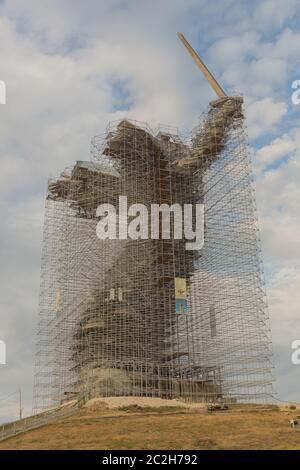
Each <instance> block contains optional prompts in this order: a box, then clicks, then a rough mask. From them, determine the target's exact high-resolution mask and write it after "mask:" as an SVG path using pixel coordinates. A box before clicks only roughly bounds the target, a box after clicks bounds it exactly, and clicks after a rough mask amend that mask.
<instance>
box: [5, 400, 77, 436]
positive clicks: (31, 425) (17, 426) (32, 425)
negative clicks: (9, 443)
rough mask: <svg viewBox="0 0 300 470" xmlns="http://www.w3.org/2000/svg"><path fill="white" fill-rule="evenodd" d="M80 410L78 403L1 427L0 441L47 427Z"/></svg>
mask: <svg viewBox="0 0 300 470" xmlns="http://www.w3.org/2000/svg"><path fill="white" fill-rule="evenodd" d="M78 409H79V405H78V402H77V401H76V402H73V403H70V404H66V405H64V406H62V407H59V408H55V409H53V410H49V411H45V412H43V413H39V414H37V415H34V416H29V417H28V418H24V419H22V420H19V421H13V422H11V423H7V424H4V425H3V426H0V441H2V440H4V439H8V438H9V437H12V436H16V435H17V434H21V433H23V432H26V431H30V430H32V429H36V428H39V427H41V426H45V425H47V424H50V423H52V422H55V421H57V420H58V419H61V418H66V417H68V416H72V415H73V414H75V413H77V412H78Z"/></svg>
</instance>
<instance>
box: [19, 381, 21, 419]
mask: <svg viewBox="0 0 300 470" xmlns="http://www.w3.org/2000/svg"><path fill="white" fill-rule="evenodd" d="M19 417H20V420H21V419H22V391H21V387H19Z"/></svg>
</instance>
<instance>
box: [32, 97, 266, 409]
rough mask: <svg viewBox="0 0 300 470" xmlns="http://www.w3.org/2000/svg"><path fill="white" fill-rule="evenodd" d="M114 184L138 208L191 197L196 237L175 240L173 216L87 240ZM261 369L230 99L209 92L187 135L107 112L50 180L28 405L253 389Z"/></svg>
mask: <svg viewBox="0 0 300 470" xmlns="http://www.w3.org/2000/svg"><path fill="white" fill-rule="evenodd" d="M120 196H126V197H127V203H128V206H130V205H132V204H137V203H138V204H144V206H145V207H146V208H148V209H149V213H150V207H152V205H153V204H157V205H162V204H167V205H168V206H171V205H173V204H179V205H180V206H181V207H182V206H183V205H184V204H192V205H195V204H204V220H205V225H204V246H203V247H202V248H201V249H197V250H186V246H185V243H186V240H185V239H184V238H183V239H177V238H176V237H174V233H173V230H172V228H171V234H170V238H169V239H166V238H163V237H162V236H161V235H162V234H161V230H159V233H158V236H157V238H155V239H151V238H148V239H147V238H145V239H131V238H126V234H125V233H123V234H121V239H119V238H116V239H112V240H100V239H99V238H98V237H97V235H96V228H97V223H98V221H99V217H98V216H97V214H96V211H97V207H98V206H99V205H100V204H104V203H109V204H112V205H113V206H114V207H116V208H118V205H119V201H120V199H119V197H120ZM171 227H172V223H171ZM119 236H120V234H119ZM178 286H179V287H180V288H181V289H182V295H181V296H180V295H178V291H179V290H180V289H179V288H178ZM272 381H273V378H272V351H271V340H270V332H269V326H268V315H267V306H266V300H265V293H264V289H263V282H262V261H261V253H260V248H259V237H258V230H257V219H256V212H255V197H254V192H253V186H252V177H251V168H250V161H249V154H248V151H247V146H246V138H245V130H244V116H243V110H242V98H241V97H224V98H221V99H218V100H216V101H214V102H212V103H211V104H210V106H209V110H208V112H207V114H206V115H205V116H204V118H203V120H202V121H201V124H200V125H199V126H197V128H196V129H194V131H193V132H192V135H191V138H190V139H188V140H187V139H182V138H181V137H180V135H178V134H174V133H170V132H169V131H166V130H163V129H161V130H160V131H159V132H158V133H156V134H154V133H153V132H152V131H151V129H149V128H148V126H147V125H144V124H141V123H137V122H134V121H128V120H123V121H121V122H118V123H114V124H111V125H110V126H109V127H108V129H107V132H106V134H105V136H101V137H96V138H94V139H93V141H92V158H91V161H77V162H76V163H75V165H74V166H73V168H71V169H68V170H65V171H64V172H63V173H62V174H61V176H60V177H58V178H57V179H55V180H51V181H49V185H48V193H47V198H46V212H45V227H44V241H43V255H42V273H41V290H40V315H39V324H38V331H37V355H36V374H35V390H34V409H35V411H40V410H42V409H45V408H49V407H52V406H57V405H59V404H61V403H63V402H65V401H68V400H71V399H73V398H76V399H78V400H87V399H89V398H92V397H98V396H128V395H133V396H151V397H153V396H154V397H155V396H156V397H162V398H176V397H181V398H183V399H185V400H195V401H206V402H208V401H215V400H217V399H221V400H224V401H231V402H233V401H249V400H258V401H262V400H265V399H270V397H271V396H272V393H273V392H272Z"/></svg>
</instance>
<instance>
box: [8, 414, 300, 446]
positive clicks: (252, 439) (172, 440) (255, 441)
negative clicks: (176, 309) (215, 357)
mask: <svg viewBox="0 0 300 470" xmlns="http://www.w3.org/2000/svg"><path fill="white" fill-rule="evenodd" d="M297 413H298V414H299V410H290V409H288V407H286V408H285V409H284V410H282V409H280V408H278V407H276V406H263V405H260V406H251V405H248V406H233V407H232V408H231V409H230V410H228V411H222V412H211V413H210V412H207V411H205V410H204V409H203V408H202V409H197V408H182V407H176V406H172V407H168V406H161V407H159V408H157V407H156V408H153V407H145V408H141V407H139V406H138V405H130V406H127V407H126V406H125V407H123V408H122V407H119V408H118V409H113V410H112V409H107V408H105V407H104V409H101V408H98V409H96V410H95V409H89V408H87V409H82V410H81V411H80V412H78V414H76V415H74V416H71V417H68V418H64V419H62V420H60V421H58V422H56V423H53V424H49V425H46V426H43V427H41V428H39V429H36V430H33V431H28V432H26V433H24V434H20V435H18V436H16V437H12V438H10V439H7V440H5V441H2V442H0V450H2V449H53V450H54V449H98V450H99V449H106V450H115V449H174V450H179V449H300V428H298V429H297V428H296V429H291V428H290V427H289V419H291V418H295V416H297Z"/></svg>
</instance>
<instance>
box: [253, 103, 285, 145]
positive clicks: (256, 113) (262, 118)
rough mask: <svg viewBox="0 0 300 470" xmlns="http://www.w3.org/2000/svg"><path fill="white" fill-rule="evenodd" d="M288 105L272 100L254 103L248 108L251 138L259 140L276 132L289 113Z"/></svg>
mask: <svg viewBox="0 0 300 470" xmlns="http://www.w3.org/2000/svg"><path fill="white" fill-rule="evenodd" d="M287 109H288V107H287V104H286V103H284V102H277V103H276V102H274V101H273V100H272V98H265V99H263V100H259V101H254V102H252V103H250V104H249V105H248V106H247V125H248V129H249V136H250V138H257V137H259V136H260V135H262V134H266V133H267V132H272V131H274V130H275V126H276V125H277V124H278V123H279V122H280V121H281V119H282V118H283V117H284V115H285V114H286V112H287Z"/></svg>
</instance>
